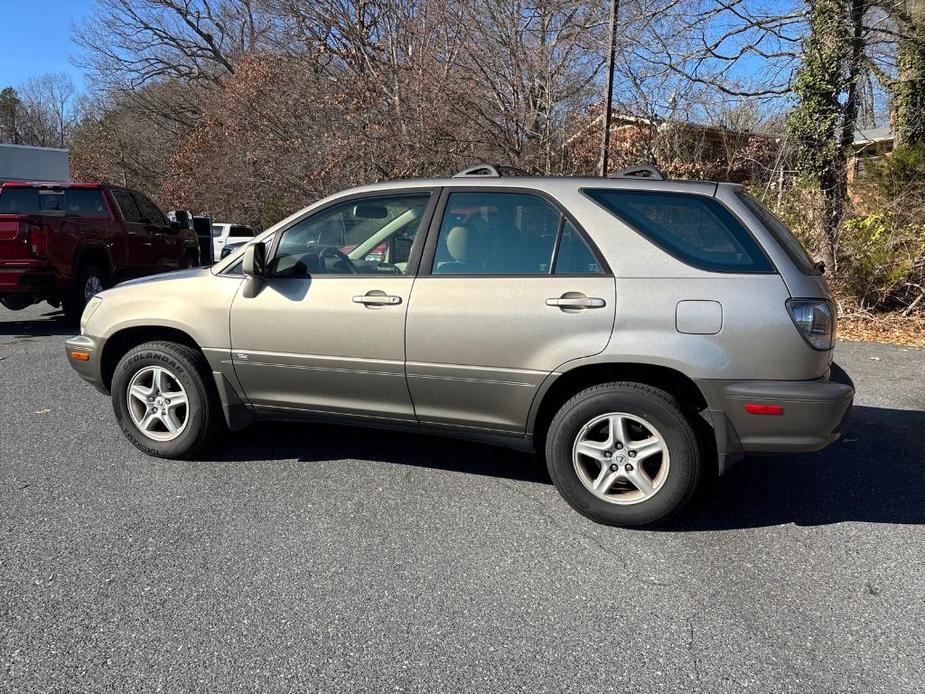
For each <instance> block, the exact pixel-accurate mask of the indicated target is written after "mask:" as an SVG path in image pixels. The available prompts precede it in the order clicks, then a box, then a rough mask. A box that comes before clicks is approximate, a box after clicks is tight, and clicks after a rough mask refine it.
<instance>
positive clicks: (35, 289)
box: [0, 268, 58, 294]
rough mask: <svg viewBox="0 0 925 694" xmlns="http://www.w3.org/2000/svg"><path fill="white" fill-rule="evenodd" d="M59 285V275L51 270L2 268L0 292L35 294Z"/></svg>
mask: <svg viewBox="0 0 925 694" xmlns="http://www.w3.org/2000/svg"><path fill="white" fill-rule="evenodd" d="M57 285H58V276H57V275H56V274H55V273H54V272H53V271H51V270H29V269H19V268H16V269H0V294H35V293H40V292H47V291H51V290H53V289H55V288H56V287H57Z"/></svg>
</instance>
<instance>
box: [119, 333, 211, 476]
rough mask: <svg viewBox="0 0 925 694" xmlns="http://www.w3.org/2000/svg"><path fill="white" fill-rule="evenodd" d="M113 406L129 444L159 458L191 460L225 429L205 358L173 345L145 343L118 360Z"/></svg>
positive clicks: (181, 346) (185, 348) (180, 345)
mask: <svg viewBox="0 0 925 694" xmlns="http://www.w3.org/2000/svg"><path fill="white" fill-rule="evenodd" d="M112 404H113V409H114V410H115V413H116V419H117V420H118V421H119V425H120V426H121V427H122V431H123V432H124V433H125V435H126V437H127V438H128V439H129V441H131V442H132V443H133V444H134V445H135V446H136V447H137V448H138V449H140V450H141V451H143V452H145V453H147V454H148V455H153V456H158V457H161V458H189V457H192V456H195V455H196V454H197V453H199V452H201V451H202V450H203V449H204V448H205V447H206V446H208V445H209V443H211V441H212V440H213V438H214V436H215V434H216V433H217V432H218V431H220V429H221V427H222V425H223V424H224V420H223V418H222V413H221V405H220V403H219V400H218V395H217V393H216V392H215V385H214V383H212V379H211V376H210V374H209V371H208V367H207V364H206V363H205V358H204V357H203V356H202V354H201V353H200V352H198V351H197V350H195V349H193V348H191V347H188V346H186V345H182V344H177V343H173V342H146V343H145V344H142V345H139V346H138V347H135V348H134V349H132V350H130V351H129V352H128V353H126V354H125V356H123V357H122V359H121V360H120V361H119V364H118V365H117V366H116V371H115V374H114V375H113V380H112Z"/></svg>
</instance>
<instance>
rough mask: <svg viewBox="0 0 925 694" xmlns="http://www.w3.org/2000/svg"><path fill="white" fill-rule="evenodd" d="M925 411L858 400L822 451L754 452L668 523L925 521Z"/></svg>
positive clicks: (696, 526)
mask: <svg viewBox="0 0 925 694" xmlns="http://www.w3.org/2000/svg"><path fill="white" fill-rule="evenodd" d="M923 444H925V412H922V411H916V410H894V409H887V408H880V407H855V408H854V409H853V410H852V412H851V415H850V416H849V419H848V421H847V422H846V423H845V427H844V433H843V434H842V438H841V439H840V440H838V441H837V442H835V443H834V444H832V445H831V446H829V447H828V448H826V449H825V450H823V451H820V452H818V453H811V454H806V455H790V456H774V457H766V458H761V457H755V458H750V459H748V460H746V461H744V462H742V463H739V465H737V466H736V467H734V468H733V469H732V470H730V471H729V472H728V473H727V474H726V475H725V476H723V477H721V478H719V479H718V480H714V481H713V482H712V483H711V484H708V485H707V487H706V488H705V489H704V490H703V491H702V492H701V493H700V494H699V495H698V497H697V498H696V499H695V500H694V502H693V503H692V504H691V506H690V507H689V508H688V510H687V511H686V512H684V513H683V514H682V515H680V516H679V517H678V518H677V519H676V520H675V521H674V522H672V523H671V524H670V525H669V526H668V527H666V528H665V530H675V531H677V530H731V529H736V528H753V527H764V526H770V525H780V524H785V523H794V524H796V525H806V526H812V525H828V524H832V523H842V522H847V521H859V522H867V523H895V524H907V525H908V524H912V525H921V524H923V523H925V446H923Z"/></svg>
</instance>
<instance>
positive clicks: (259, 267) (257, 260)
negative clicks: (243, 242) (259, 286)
mask: <svg viewBox="0 0 925 694" xmlns="http://www.w3.org/2000/svg"><path fill="white" fill-rule="evenodd" d="M241 270H242V271H243V272H244V274H245V275H247V276H248V277H264V276H265V275H266V274H267V245H266V244H265V243H264V242H262V241H261V242H259V243H252V244H250V245H249V246H248V247H247V248H245V249H244V261H243V262H242V263H241Z"/></svg>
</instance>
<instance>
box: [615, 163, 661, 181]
mask: <svg viewBox="0 0 925 694" xmlns="http://www.w3.org/2000/svg"><path fill="white" fill-rule="evenodd" d="M607 178H648V179H651V180H653V181H664V180H665V177H664V176H663V175H662V172H661V171H659V170H658V169H657V168H655V167H654V166H631V167H630V168H628V169H623V170H622V171H614V172H613V173H612V174H609V175H608V176H607Z"/></svg>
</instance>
